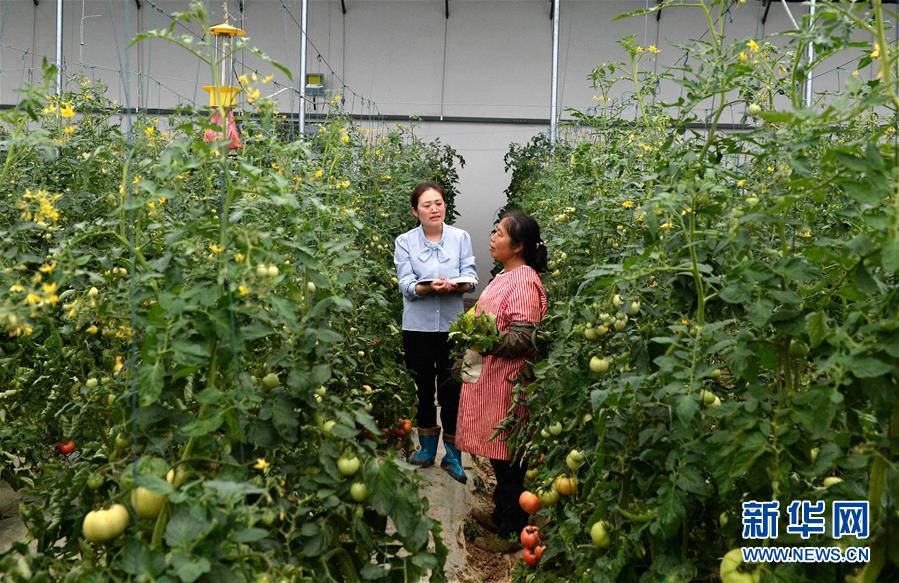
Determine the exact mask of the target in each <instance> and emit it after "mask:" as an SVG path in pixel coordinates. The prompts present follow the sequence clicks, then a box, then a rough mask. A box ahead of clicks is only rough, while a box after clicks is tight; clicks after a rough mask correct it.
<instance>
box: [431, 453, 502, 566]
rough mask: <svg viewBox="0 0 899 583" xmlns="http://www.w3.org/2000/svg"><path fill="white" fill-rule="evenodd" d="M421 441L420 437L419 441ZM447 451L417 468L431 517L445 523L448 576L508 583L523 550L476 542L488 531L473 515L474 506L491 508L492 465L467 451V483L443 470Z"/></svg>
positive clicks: (463, 464) (465, 462)
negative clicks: (501, 550)
mask: <svg viewBox="0 0 899 583" xmlns="http://www.w3.org/2000/svg"><path fill="white" fill-rule="evenodd" d="M416 441H417V440H416ZM444 453H445V451H444V448H443V444H442V443H441V445H440V448H439V449H438V452H437V463H436V464H435V465H434V466H432V467H430V468H425V469H419V470H417V472H418V474H419V475H420V476H421V477H422V478H423V479H424V483H423V484H422V489H421V493H422V496H424V497H425V498H427V499H428V502H429V503H430V510H429V511H428V516H430V517H431V518H433V519H434V520H437V521H439V522H440V523H441V525H442V526H443V542H444V544H446V546H447V547H448V548H449V555H448V556H447V560H446V576H447V579H449V580H450V581H453V582H458V583H508V582H509V581H511V579H510V578H509V568H510V566H511V564H512V563H513V562H514V561H515V560H517V557H518V554H519V553H514V554H509V555H497V554H494V553H489V552H486V551H483V550H481V549H479V548H477V547H476V546H475V545H473V544H472V541H473V540H474V538H475V537H477V536H479V535H480V534H484V533H483V532H482V531H480V529H479V527H478V526H477V523H475V521H474V520H472V519H471V518H470V517H469V512H470V511H471V509H472V508H477V507H480V508H487V507H488V505H489V504H490V502H489V499H490V497H489V494H488V492H490V491H491V490H492V488H493V484H492V475H490V472H489V464H488V465H487V466H486V467H485V466H484V465H483V464H481V463H475V461H474V460H472V458H471V456H469V455H468V454H467V453H463V454H462V466H463V467H464V468H465V473H466V474H468V483H467V484H465V485H464V486H463V485H462V484H460V483H459V482H456V481H455V480H453V479H452V478H451V477H450V476H449V474H447V473H446V472H445V471H443V470H442V469H440V460H441V459H443V455H444Z"/></svg>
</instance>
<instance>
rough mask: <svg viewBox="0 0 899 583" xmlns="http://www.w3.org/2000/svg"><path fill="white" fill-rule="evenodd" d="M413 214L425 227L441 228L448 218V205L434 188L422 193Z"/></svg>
mask: <svg viewBox="0 0 899 583" xmlns="http://www.w3.org/2000/svg"><path fill="white" fill-rule="evenodd" d="M412 214H413V215H415V218H416V219H418V220H419V221H421V224H422V226H423V227H437V226H439V225H440V224H441V223H443V219H444V218H445V217H446V203H444V202H443V196H441V195H440V193H439V192H437V191H436V190H434V189H433V188H432V189H429V190H426V191H424V192H422V193H421V196H419V197H418V206H417V207H415V208H414V209H412Z"/></svg>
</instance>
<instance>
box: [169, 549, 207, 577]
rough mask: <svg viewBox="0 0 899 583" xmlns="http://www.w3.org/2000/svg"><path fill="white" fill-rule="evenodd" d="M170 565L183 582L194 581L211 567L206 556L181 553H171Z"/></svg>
mask: <svg viewBox="0 0 899 583" xmlns="http://www.w3.org/2000/svg"><path fill="white" fill-rule="evenodd" d="M172 566H173V567H174V568H175V573H176V574H177V575H178V577H180V578H181V581H183V582H184V583H191V582H192V581H196V580H197V579H199V578H200V577H202V576H203V575H205V574H206V573H208V572H209V571H210V569H212V563H210V562H209V559H207V558H206V557H203V556H200V557H197V556H195V555H187V554H182V553H173V554H172Z"/></svg>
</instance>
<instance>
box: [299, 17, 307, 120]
mask: <svg viewBox="0 0 899 583" xmlns="http://www.w3.org/2000/svg"><path fill="white" fill-rule="evenodd" d="M308 15H309V4H308V0H303V15H302V16H301V17H300V19H301V21H302V23H303V26H302V27H301V28H302V30H300V36H301V40H300V135H301V136H302V135H305V132H306V25H307V23H308V21H309V19H308Z"/></svg>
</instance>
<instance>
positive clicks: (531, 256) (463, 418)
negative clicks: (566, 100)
mask: <svg viewBox="0 0 899 583" xmlns="http://www.w3.org/2000/svg"><path fill="white" fill-rule="evenodd" d="M490 254H491V255H492V256H493V258H494V259H495V260H496V261H497V262H499V263H502V265H503V270H502V272H501V273H499V274H498V275H497V276H496V277H495V278H494V279H493V281H491V282H490V284H489V285H488V286H487V288H486V289H485V290H484V291H483V293H482V294H481V297H480V298H479V299H478V303H477V305H476V306H475V309H476V311H477V313H478V314H481V313H483V312H488V313H490V314H493V315H494V316H496V324H497V327H498V328H499V331H500V336H501V338H502V340H501V341H500V343H499V344H498V345H497V346H496V347H495V348H493V349H492V350H490V351H489V352H488V353H487V354H486V355H485V356H484V362H483V366H482V368H481V376H480V377H479V378H478V379H477V381H476V382H474V383H464V384H463V385H462V395H461V399H460V403H459V420H458V423H457V425H456V427H457V429H456V431H457V435H456V446H457V447H458V448H459V449H461V450H463V451H467V452H469V453H471V454H473V455H479V456H483V457H487V458H489V459H490V464H491V465H492V466H493V470H494V472H495V473H496V488H495V490H494V492H493V501H494V502H495V504H496V509H495V510H494V512H493V514H492V515H487V516H483V515H482V516H481V517H480V518H479V517H478V516H477V513H474V512H473V514H475V518H479V522H482V523H484V524H485V525H487V526H488V527H491V528H493V529H494V530H495V531H496V532H497V533H498V534H499V536H500V537H502V538H507V537H509V536H510V535H513V534H514V535H517V534H518V533H519V532H520V531H521V529H522V528H524V527H525V526H526V525H527V520H528V515H527V513H525V512H524V511H523V510H522V509H521V508H520V507H519V505H518V497H519V495H520V494H521V493H522V492H523V491H524V474H525V471H526V468H525V467H524V466H523V465H522V464H521V460H513V459H512V455H511V453H510V452H509V449H508V447H507V446H506V443H505V439H504V437H505V434H503V433H501V434H500V435H498V436H497V437H496V438H495V439H493V440H491V439H490V437H491V436H492V435H493V433H494V432H495V429H496V427H497V426H498V425H499V424H500V423H501V422H502V421H503V419H505V418H506V416H507V415H508V413H509V408H510V407H511V406H512V390H513V386H514V382H515V379H516V378H517V377H518V376H519V374H520V373H521V372H522V370H524V368H525V367H527V366H528V360H533V359H534V357H535V356H536V353H535V350H534V333H535V332H536V329H537V327H538V325H539V324H540V321H541V320H542V319H543V316H544V315H545V314H546V292H545V291H544V289H543V284H542V283H541V281H540V275H539V274H540V273H542V272H545V271H546V246H545V245H544V243H543V241H542V240H541V239H540V227H539V225H538V224H537V221H535V220H534V219H533V218H532V217H530V216H528V215H526V214H525V213H523V212H520V211H512V212H511V213H508V214H506V215H504V216H503V218H502V220H500V222H499V224H498V225H497V227H496V229H495V230H494V231H493V233H492V234H491V236H490ZM516 414H518V415H522V414H524V411H523V410H520V411H516ZM492 547H502V545H497V544H496V543H495V541H494V544H493V545H492ZM491 550H498V551H504V550H511V549H505V548H491Z"/></svg>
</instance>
